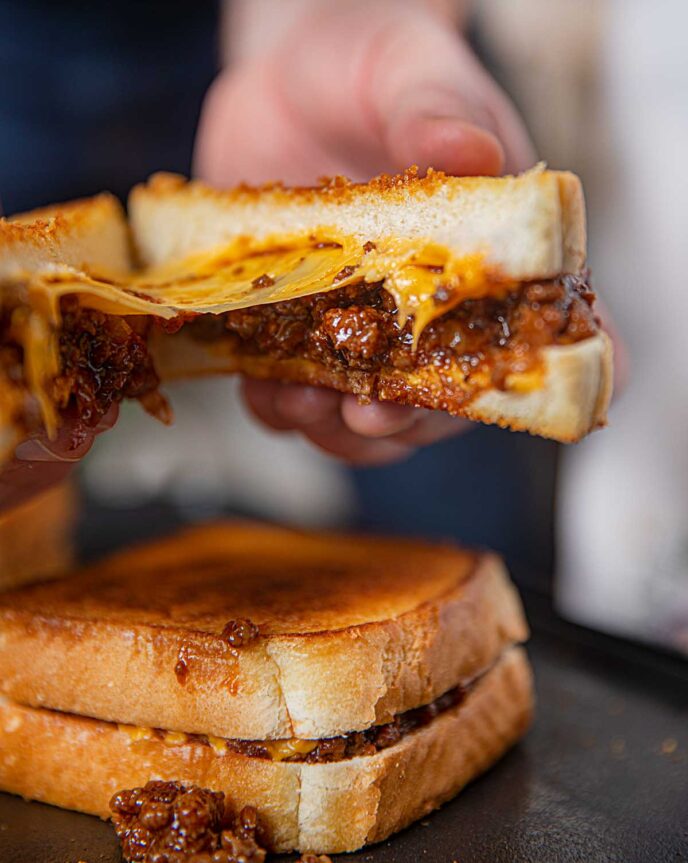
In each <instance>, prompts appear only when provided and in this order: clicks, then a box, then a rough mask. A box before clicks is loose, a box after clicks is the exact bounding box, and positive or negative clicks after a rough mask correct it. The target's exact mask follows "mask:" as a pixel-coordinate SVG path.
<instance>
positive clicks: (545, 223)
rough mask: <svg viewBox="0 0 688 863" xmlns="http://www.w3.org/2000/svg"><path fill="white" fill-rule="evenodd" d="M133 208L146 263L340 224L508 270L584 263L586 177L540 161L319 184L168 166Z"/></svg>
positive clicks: (520, 274)
mask: <svg viewBox="0 0 688 863" xmlns="http://www.w3.org/2000/svg"><path fill="white" fill-rule="evenodd" d="M129 215H130V219H131V225H132V229H133V235H134V241H135V244H136V247H137V249H138V252H139V256H140V260H141V263H143V264H144V265H148V264H162V263H167V262H169V261H172V260H177V259H180V258H183V257H185V256H186V255H189V254H192V253H195V252H199V251H203V250H207V249H210V248H212V247H214V246H217V245H220V244H223V243H227V242H229V241H231V240H232V239H235V238H236V237H238V236H242V235H243V236H250V237H253V238H256V239H261V238H265V237H267V236H271V235H277V234H280V233H282V234H283V233H287V234H292V233H294V232H302V233H303V232H308V231H313V230H316V229H318V228H323V227H329V228H336V230H337V231H338V232H340V233H342V234H346V235H349V236H354V237H356V238H358V239H359V240H361V241H362V242H367V241H372V242H376V241H379V240H381V239H384V238H388V237H394V238H400V239H407V238H418V237H422V238H424V239H426V240H430V241H433V242H436V243H440V244H443V245H445V246H447V247H448V248H449V249H451V251H452V252H453V253H454V254H455V255H457V256H466V255H471V254H475V253H481V254H484V255H485V259H486V263H487V264H488V265H489V266H490V268H491V269H492V270H494V271H496V272H497V271H498V272H500V273H501V274H502V275H503V276H504V277H505V278H507V279H515V280H527V279H535V278H549V277H554V276H557V275H559V274H560V273H562V272H564V273H578V272H580V271H581V270H582V268H583V267H584V266H585V208H584V203H583V193H582V190H581V185H580V181H579V180H578V178H577V177H576V176H575V175H573V174H570V173H567V172H561V171H546V170H543V168H542V167H541V166H539V167H537V168H535V169H533V170H531V171H528V172H526V173H524V174H521V175H519V176H518V177H449V176H447V175H445V174H443V173H441V172H439V171H430V172H428V174H427V176H425V177H419V176H418V175H417V173H416V172H415V171H414V170H411V171H407V172H405V173H404V174H401V175H399V176H395V177H389V176H386V175H383V176H381V177H377V178H375V179H373V180H371V181H370V182H368V183H351V182H348V181H347V180H345V179H344V178H341V177H337V178H335V179H333V180H329V181H326V182H325V183H324V184H323V185H321V186H318V187H313V188H285V187H283V186H282V185H280V184H270V185H267V186H262V187H259V188H250V187H247V186H240V187H238V188H236V189H231V190H228V191H220V190H216V189H212V188H210V187H208V186H206V185H205V184H203V183H201V182H198V181H195V182H190V183H187V182H185V181H184V179H183V178H181V177H178V176H174V175H169V174H163V175H155V176H154V177H152V178H151V180H149V182H148V183H147V184H145V185H140V186H136V187H135V188H134V189H133V190H132V192H131V194H130V196H129Z"/></svg>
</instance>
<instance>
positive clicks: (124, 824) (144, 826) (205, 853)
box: [110, 782, 266, 863]
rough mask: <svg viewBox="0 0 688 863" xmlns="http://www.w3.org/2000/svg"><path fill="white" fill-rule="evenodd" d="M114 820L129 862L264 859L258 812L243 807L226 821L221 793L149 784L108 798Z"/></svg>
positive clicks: (250, 862)
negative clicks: (259, 842)
mask: <svg viewBox="0 0 688 863" xmlns="http://www.w3.org/2000/svg"><path fill="white" fill-rule="evenodd" d="M110 809H111V810H112V822H113V824H114V826H115V831H116V833H117V837H118V839H119V840H120V843H121V845H122V854H123V856H124V859H125V860H127V861H130V863H263V861H264V860H265V855H266V852H265V849H264V848H262V847H261V846H260V845H259V844H258V841H257V840H256V831H257V829H258V816H257V813H256V810H255V809H254V808H253V807H251V806H247V807H245V808H244V809H242V810H241V812H240V813H239V814H238V816H237V817H236V818H235V819H233V821H232V819H228V818H227V817H226V814H225V795H224V794H223V793H222V792H219V791H209V790H207V789H205V788H198V787H196V786H193V785H191V786H185V785H182V784H180V783H178V782H148V783H147V785H146V786H145V787H143V788H134V789H132V790H127V791H120V792H118V793H117V794H115V796H114V797H113V798H112V800H111V801H110Z"/></svg>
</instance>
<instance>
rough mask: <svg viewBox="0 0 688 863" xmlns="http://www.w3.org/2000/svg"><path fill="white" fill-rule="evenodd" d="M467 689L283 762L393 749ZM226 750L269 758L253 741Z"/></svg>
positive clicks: (456, 689)
mask: <svg viewBox="0 0 688 863" xmlns="http://www.w3.org/2000/svg"><path fill="white" fill-rule="evenodd" d="M467 691H468V688H467V687H462V686H456V687H454V689H450V690H449V691H448V692H445V693H444V695H441V696H440V697H439V698H436V699H435V701H432V702H431V703H430V704H426V705H424V706H423V707H416V708H414V709H413V710H407V711H406V712H405V713H401V714H400V715H399V716H396V717H395V718H394V719H393V720H392V722H387V723H385V724H384V725H374V726H373V727H372V728H368V729H366V730H365V731H352V732H351V733H350V734H345V735H342V736H341V737H326V738H323V739H322V740H319V741H318V743H317V746H316V747H315V748H314V749H312V750H311V751H310V752H308V753H306V754H296V755H293V756H291V757H290V758H288V759H286V760H287V761H304V762H306V763H307V764H319V763H323V762H326V761H344V760H346V759H348V758H358V757H359V756H363V755H374V754H375V753H376V752H379V751H380V750H382V749H387V748H388V747H389V746H394V744H395V743H398V742H399V741H400V740H401V738H402V737H403V736H404V735H405V734H410V733H411V732H412V731H415V730H416V729H417V728H422V727H423V726H424V725H428V724H429V723H430V722H432V720H433V719H434V718H435V717H436V716H437V715H438V714H439V713H443V712H444V711H446V710H449V709H451V708H452V707H456V706H457V705H458V704H461V702H462V701H463V699H464V698H465V697H466V693H467ZM227 744H228V746H229V747H230V749H233V750H234V751H235V752H239V753H241V754H242V755H247V756H249V757H251V758H264V759H269V758H270V752H269V750H268V748H267V747H266V746H263V745H262V744H261V743H260V741H256V740H227Z"/></svg>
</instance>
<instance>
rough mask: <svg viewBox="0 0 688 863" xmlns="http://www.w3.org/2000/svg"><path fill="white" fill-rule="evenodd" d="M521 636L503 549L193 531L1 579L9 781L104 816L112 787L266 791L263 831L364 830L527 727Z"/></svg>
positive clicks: (239, 528)
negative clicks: (60, 570) (55, 573)
mask: <svg viewBox="0 0 688 863" xmlns="http://www.w3.org/2000/svg"><path fill="white" fill-rule="evenodd" d="M526 637H527V628H526V623H525V620H524V617H523V612H522V608H521V605H520V602H519V599H518V596H517V594H516V592H515V589H514V587H513V586H512V585H511V583H510V582H509V579H508V576H507V575H506V573H505V570H504V568H503V566H502V564H501V563H500V561H499V559H498V558H497V557H495V556H494V555H491V554H481V553H475V552H468V551H463V550H459V549H457V548H454V547H452V546H433V545H427V544H422V543H414V542H409V541H404V540H381V539H371V538H364V537H351V536H349V537H347V536H338V535H323V534H320V535H318V534H307V533H299V532H292V531H288V530H284V529H279V528H273V527H266V526H261V525H256V524H252V523H241V524H236V523H234V524H215V525H210V526H205V527H198V528H195V529H191V530H188V531H186V532H185V533H182V534H180V535H178V536H176V537H173V538H170V539H167V540H163V541H158V542H155V543H153V544H150V545H147V546H143V547H140V548H135V549H133V550H129V551H124V552H121V553H119V554H117V555H116V556H114V557H112V558H110V559H109V560H106V561H103V562H101V563H99V564H97V565H95V566H93V567H92V568H90V569H86V570H82V571H80V572H77V573H75V574H74V575H72V576H69V577H66V578H65V579H63V580H61V581H53V582H46V583H43V584H39V585H34V586H28V587H23V588H20V589H17V590H15V591H12V592H9V593H5V594H0V686H1V687H2V692H3V694H4V697H3V699H2V702H1V703H0V788H2V789H4V790H7V791H11V792H14V793H17V794H21V795H23V796H24V797H27V798H31V799H36V800H42V801H44V802H47V803H52V804H55V805H57V806H63V807H67V808H70V809H78V810H81V811H83V812H89V813H93V814H96V815H100V816H104V817H107V816H108V815H109V814H110V810H109V801H110V798H111V797H112V795H113V794H115V793H116V792H118V791H120V790H122V789H128V788H134V787H140V786H143V785H145V783H146V782H147V781H148V780H150V779H159V780H165V781H169V782H175V783H180V784H181V785H183V786H187V785H196V786H201V787H204V788H209V789H212V790H214V791H224V792H225V793H226V795H227V799H228V800H229V801H231V805H232V807H234V808H235V809H236V810H239V809H241V808H242V807H244V806H252V807H255V808H256V809H257V811H258V813H259V825H260V837H261V839H262V841H263V843H264V844H266V845H267V846H268V847H270V848H272V849H275V850H279V851H287V850H292V849H299V850H302V851H304V850H310V851H318V852H338V851H349V850H353V849H356V848H359V847H360V846H362V845H363V844H365V843H369V842H375V841H378V840H381V839H383V838H385V837H386V836H388V835H389V834H390V833H392V832H394V831H395V830H399V829H400V828H402V827H404V826H405V825H407V824H409V823H410V822H411V821H413V820H414V819H416V818H418V817H420V816H422V815H424V814H426V813H427V812H429V811H430V810H431V809H433V808H435V807H437V806H438V805H440V804H441V803H442V802H443V801H445V800H447V799H448V798H450V797H451V796H453V795H454V794H456V792H457V791H459V789H461V788H462V787H463V786H464V785H465V784H466V783H467V782H469V781H470V780H471V779H473V778H474V777H476V776H477V775H478V774H480V773H481V772H483V771H484V770H485V769H487V768H488V767H489V766H490V765H491V764H492V763H493V762H494V761H495V760H496V759H497V758H499V757H500V756H501V755H502V754H503V753H504V752H505V750H506V749H507V748H508V747H509V746H511V745H512V744H513V743H514V742H515V741H516V740H517V739H518V738H519V737H520V736H521V735H522V734H523V732H524V731H525V729H526V728H527V726H528V723H529V721H530V717H531V710H532V689H531V676H530V670H529V666H528V661H527V659H526V655H525V652H524V650H523V648H522V647H521V646H519V645H520V644H521V642H523V641H524V639H525V638H526ZM138 838H139V839H140V840H142V841H144V842H145V837H144V838H143V839H142V837H141V835H140V834H139V835H138Z"/></svg>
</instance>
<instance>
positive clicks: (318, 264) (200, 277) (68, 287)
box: [22, 228, 510, 436]
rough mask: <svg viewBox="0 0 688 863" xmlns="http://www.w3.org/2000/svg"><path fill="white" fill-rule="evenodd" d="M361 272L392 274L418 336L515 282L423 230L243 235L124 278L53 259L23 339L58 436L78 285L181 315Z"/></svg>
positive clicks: (112, 310) (30, 280) (96, 299)
mask: <svg viewBox="0 0 688 863" xmlns="http://www.w3.org/2000/svg"><path fill="white" fill-rule="evenodd" d="M361 280H364V281H366V282H369V283H372V282H379V281H382V282H384V287H385V289H386V290H387V291H388V292H389V293H390V294H391V295H392V296H393V297H394V300H395V302H396V305H397V309H398V315H399V322H400V324H401V325H403V324H404V323H405V322H406V321H407V320H409V319H412V321H413V323H412V333H413V339H414V344H417V342H418V339H419V337H420V335H421V333H422V332H423V330H424V328H425V327H426V326H427V325H428V324H429V323H430V322H431V321H433V320H434V319H435V318H437V317H439V316H440V315H442V314H444V313H445V312H447V311H448V310H449V309H451V308H453V307H454V306H456V305H457V304H458V303H460V302H462V301H464V300H466V299H478V298H480V297H484V296H486V295H487V294H490V293H499V294H502V293H504V292H505V291H506V290H508V289H509V287H510V285H509V284H507V283H505V282H504V281H503V280H499V279H497V278H496V277H495V274H494V273H490V272H489V270H488V269H487V268H486V266H485V264H484V259H483V256H482V255H479V254H476V255H470V256H466V257H457V256H456V255H454V254H453V253H452V252H451V251H450V250H449V249H448V248H447V247H446V246H442V245H439V244H437V243H433V242H431V241H429V240H423V239H417V240H409V239H403V240H401V239H388V240H383V241H378V242H376V243H375V244H372V243H365V244H363V243H361V242H360V241H359V240H357V239H356V238H354V237H351V236H345V235H342V234H340V233H338V232H336V231H335V230H330V229H327V228H322V229H318V230H317V231H314V232H309V233H308V234H304V235H289V236H287V235H279V236H272V237H270V238H267V239H265V240H262V241H255V240H251V239H248V238H245V237H241V238H237V239H234V240H233V241H231V242H230V243H228V244H227V245H223V246H221V247H218V248H214V249H211V250H209V251H204V252H201V253H198V254H194V255H191V256H189V257H187V258H184V259H182V260H178V261H172V262H169V263H166V264H164V265H160V266H155V267H149V268H147V269H145V270H140V271H137V272H135V273H133V274H131V275H128V276H122V277H121V278H120V279H119V280H118V281H114V280H112V279H105V278H101V277H99V276H98V275H97V274H96V273H93V272H90V273H89V272H86V271H84V270H79V269H76V268H73V267H68V266H61V265H52V266H51V267H50V268H48V269H46V270H43V271H41V272H38V273H32V274H27V276H26V282H25V291H26V294H27V300H28V302H27V313H26V320H25V321H24V322H23V326H22V344H23V347H24V351H25V357H26V374H27V383H28V385H29V388H30V390H31V392H32V394H33V395H34V396H35V397H36V399H37V401H38V404H39V407H40V409H41V412H42V415H43V418H44V422H45V426H46V429H47V432H48V434H49V435H50V436H53V435H54V434H55V432H56V429H57V425H58V418H57V414H56V411H55V408H54V406H53V405H52V403H51V399H50V397H49V384H50V381H51V380H52V379H53V378H54V377H55V376H56V375H57V374H58V371H59V358H58V351H57V335H56V333H57V329H58V325H59V301H60V298H61V297H63V296H66V295H68V294H72V295H77V296H78V297H79V302H80V303H81V304H82V305H83V306H85V307H88V308H93V309H97V310H99V311H102V312H105V313H107V314H122V315H124V314H126V315H153V316H157V317H161V318H165V319H171V318H174V317H176V316H178V315H180V314H222V313H224V312H228V311H231V310H233V309H242V308H247V307H249V306H256V305H262V304H265V303H276V302H280V301H285V300H291V299H297V298H299V297H304V296H308V295H311V294H316V293H321V292H325V291H331V290H336V289H338V288H342V287H345V286H346V285H350V284H353V283H355V282H360V281H361Z"/></svg>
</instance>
